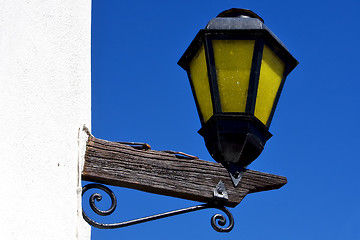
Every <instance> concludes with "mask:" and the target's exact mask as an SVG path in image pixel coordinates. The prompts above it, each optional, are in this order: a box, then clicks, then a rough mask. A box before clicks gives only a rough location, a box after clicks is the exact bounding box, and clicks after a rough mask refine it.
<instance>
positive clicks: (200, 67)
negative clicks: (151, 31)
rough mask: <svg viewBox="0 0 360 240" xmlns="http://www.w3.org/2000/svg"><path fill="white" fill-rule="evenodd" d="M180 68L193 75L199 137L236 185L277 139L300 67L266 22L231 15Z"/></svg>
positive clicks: (203, 34)
mask: <svg viewBox="0 0 360 240" xmlns="http://www.w3.org/2000/svg"><path fill="white" fill-rule="evenodd" d="M178 64H179V65H180V66H181V67H182V68H183V69H185V70H186V71H187V73H188V77H189V80H190V85H191V89H192V93H193V96H194V98H195V102H196V107H197V110H198V114H199V117H200V121H201V125H202V127H201V129H200V130H199V134H200V135H201V136H203V137H204V140H205V144H206V147H207V149H208V151H209V153H210V154H211V156H212V157H213V158H214V159H215V160H216V161H217V162H220V163H221V164H223V165H224V167H225V168H227V170H228V171H229V173H230V176H231V178H232V180H233V183H234V184H235V185H237V184H238V183H239V181H240V179H241V176H242V172H243V170H244V168H245V167H246V166H247V165H249V164H250V163H251V162H252V161H254V160H255V159H256V158H257V157H258V156H259V154H260V153H261V152H262V150H263V149H264V145H265V143H266V141H267V140H268V139H269V138H270V137H271V136H272V134H271V133H270V132H269V130H268V129H269V126H270V123H271V120H272V118H273V115H274V112H275V108H276V105H277V103H278V100H279V97H280V94H281V91H282V88H283V86H284V82H285V79H286V77H287V75H288V74H289V73H290V72H291V71H292V70H293V69H294V68H295V67H296V65H297V64H298V62H297V60H296V59H295V58H294V57H293V56H292V55H291V54H290V53H289V51H288V50H287V49H286V47H285V46H284V45H283V43H282V42H281V41H280V40H279V39H278V38H277V37H276V36H275V35H274V34H273V33H272V32H271V31H270V30H269V29H268V28H267V27H266V26H265V25H264V21H263V20H262V18H260V17H259V16H258V15H256V14H255V13H253V12H252V11H250V10H245V9H230V10H227V11H224V12H222V13H220V14H219V15H218V16H217V17H216V18H214V19H212V20H211V21H210V22H209V23H208V24H207V26H206V28H205V29H202V30H200V31H199V33H198V34H197V35H196V37H195V39H194V40H193V41H192V43H191V44H190V46H189V47H188V49H187V50H186V51H185V53H184V54H183V56H182V57H181V59H180V60H179V62H178Z"/></svg>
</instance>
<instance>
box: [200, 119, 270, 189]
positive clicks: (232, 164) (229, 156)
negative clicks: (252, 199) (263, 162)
mask: <svg viewBox="0 0 360 240" xmlns="http://www.w3.org/2000/svg"><path fill="white" fill-rule="evenodd" d="M199 134H200V135H201V136H203V137H204V140H205V145H206V147H207V149H208V151H209V153H210V155H211V156H212V157H213V158H214V160H215V161H217V162H219V163H221V164H222V165H223V166H224V167H225V168H226V169H227V170H228V171H229V173H230V176H231V178H232V179H233V183H234V185H235V186H236V185H237V184H238V183H239V182H240V179H241V177H239V173H241V172H243V169H244V168H245V167H246V166H248V165H249V164H250V163H251V162H253V161H254V160H255V159H256V158H257V157H258V156H259V155H260V153H261V152H262V150H263V149H264V146H265V143H266V141H267V140H268V139H269V138H271V136H272V134H271V133H270V132H269V131H268V128H267V127H266V126H265V125H264V124H262V123H261V122H260V121H259V120H258V119H257V118H256V117H254V116H253V115H247V114H233V113H231V114H230V113H229V114H224V113H222V114H215V115H213V116H212V117H211V118H210V119H209V120H208V121H207V122H206V123H205V124H204V125H203V127H202V128H201V129H200V130H199ZM236 182H237V183H236Z"/></svg>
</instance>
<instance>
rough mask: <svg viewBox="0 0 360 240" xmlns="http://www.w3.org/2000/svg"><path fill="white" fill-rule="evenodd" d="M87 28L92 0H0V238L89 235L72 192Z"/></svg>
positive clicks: (86, 86)
mask: <svg viewBox="0 0 360 240" xmlns="http://www.w3.org/2000/svg"><path fill="white" fill-rule="evenodd" d="M90 31H91V0H2V1H0V190H1V197H0V239H4V240H8V239H11V240H12V239H21V240H28V239H29V240H31V239H36V240H40V239H46V240H49V239H51V240H53V239H61V240H65V239H66V240H71V239H90V229H89V227H88V226H87V225H86V224H83V222H82V221H83V220H82V218H81V213H80V212H79V210H80V209H79V208H80V204H79V199H78V197H79V194H80V191H78V190H79V189H78V184H79V179H78V177H79V174H78V172H79V171H78V157H79V155H80V156H81V155H82V154H81V153H79V145H78V144H79V143H78V134H79V131H78V130H79V127H80V126H81V124H86V125H87V126H88V127H90V118H91V102H90V101H91V96H90V92H91V89H90V84H91V81H90V74H91V72H90V36H91V35H90ZM82 141H83V140H82ZM82 144H83V143H82ZM80 211H81V210H80Z"/></svg>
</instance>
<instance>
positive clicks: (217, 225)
mask: <svg viewBox="0 0 360 240" xmlns="http://www.w3.org/2000/svg"><path fill="white" fill-rule="evenodd" d="M90 189H100V190H103V191H104V192H105V193H106V194H107V195H109V197H110V200H111V206H110V207H109V208H108V209H107V210H101V209H99V208H98V207H97V206H96V202H99V201H101V200H102V195H101V194H100V193H93V194H92V195H91V196H90V198H89V204H90V207H91V209H92V210H93V211H94V212H95V213H96V214H98V215H100V216H108V215H110V214H112V213H113V212H114V211H115V209H116V206H117V200H116V196H115V194H114V192H113V191H111V190H110V189H109V188H108V187H106V186H104V185H102V184H98V183H91V184H87V185H85V186H84V187H83V189H82V196H83V195H84V193H85V192H87V191H88V190H90ZM210 208H214V209H218V210H220V211H222V212H224V213H225V215H226V216H227V217H228V219H229V224H228V226H227V227H224V226H225V225H226V223H227V220H226V217H225V216H224V215H222V214H215V215H213V216H212V218H211V226H212V227H213V229H214V230H215V231H217V232H230V231H231V230H232V229H233V227H234V218H233V216H232V214H231V212H230V211H229V210H228V209H227V208H225V207H224V206H221V205H218V204H213V203H205V204H201V205H197V206H192V207H188V208H183V209H178V210H174V211H170V212H166V213H161V214H156V215H152V216H148V217H143V218H138V219H134V220H129V221H125V222H119V223H99V222H96V221H94V220H93V219H91V218H90V217H89V216H88V215H87V214H86V213H85V211H84V209H83V210H82V214H83V218H84V220H85V221H86V222H87V223H89V224H90V225H91V226H93V227H96V228H100V229H115V228H123V227H127V226H131V225H135V224H139V223H144V222H149V221H153V220H157V219H161V218H166V217H171V216H176V215H180V214H184V213H189V212H195V211H199V210H203V209H210Z"/></svg>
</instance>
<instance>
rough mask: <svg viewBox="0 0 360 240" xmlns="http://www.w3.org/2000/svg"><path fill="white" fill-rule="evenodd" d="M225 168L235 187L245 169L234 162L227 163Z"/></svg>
mask: <svg viewBox="0 0 360 240" xmlns="http://www.w3.org/2000/svg"><path fill="white" fill-rule="evenodd" d="M227 170H228V172H229V174H230V178H231V181H232V182H233V184H234V186H235V187H237V185H238V184H239V183H240V181H241V178H242V176H243V174H244V172H245V171H246V169H245V168H243V167H240V166H237V165H234V164H229V166H228V167H227Z"/></svg>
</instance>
